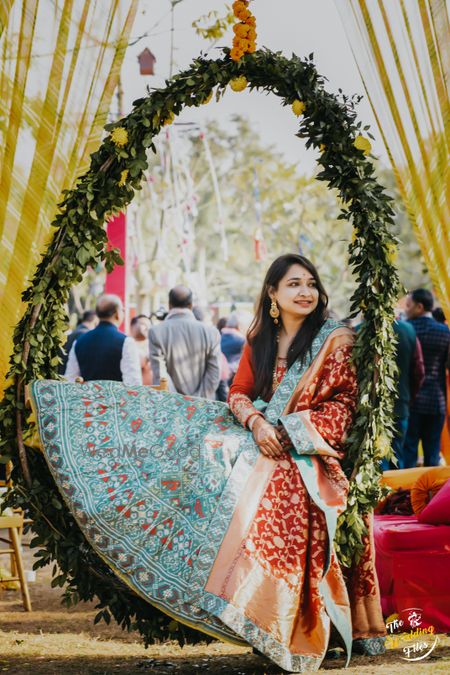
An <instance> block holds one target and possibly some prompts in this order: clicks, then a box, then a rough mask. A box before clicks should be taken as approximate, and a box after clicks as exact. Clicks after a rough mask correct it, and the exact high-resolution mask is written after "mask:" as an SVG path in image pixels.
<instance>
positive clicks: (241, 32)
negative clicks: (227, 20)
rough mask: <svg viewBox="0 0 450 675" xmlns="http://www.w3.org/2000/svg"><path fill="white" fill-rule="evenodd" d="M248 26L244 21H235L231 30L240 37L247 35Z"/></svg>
mask: <svg viewBox="0 0 450 675" xmlns="http://www.w3.org/2000/svg"><path fill="white" fill-rule="evenodd" d="M250 30H251V29H250V26H247V24H245V23H237V24H235V25H234V26H233V31H234V32H235V33H236V35H237V36H238V37H240V38H245V37H247V34H248V32H249V31H250Z"/></svg>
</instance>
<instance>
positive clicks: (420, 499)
mask: <svg viewBox="0 0 450 675" xmlns="http://www.w3.org/2000/svg"><path fill="white" fill-rule="evenodd" d="M449 478H450V466H435V467H434V468H432V469H428V471H426V472H425V473H424V474H422V476H420V477H419V478H418V479H417V480H416V482H415V483H414V485H413V487H412V488H411V506H412V507H413V511H414V513H415V514H416V515H417V514H419V513H420V512H421V511H423V509H424V508H425V507H426V505H427V504H428V502H429V501H431V499H432V498H433V497H434V495H435V494H436V493H437V492H439V489H440V488H441V487H442V486H443V485H444V484H445V483H446V482H447V480H448V479H449Z"/></svg>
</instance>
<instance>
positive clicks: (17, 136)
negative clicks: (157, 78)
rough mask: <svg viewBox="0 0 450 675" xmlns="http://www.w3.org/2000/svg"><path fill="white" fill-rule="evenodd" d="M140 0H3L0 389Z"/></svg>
mask: <svg viewBox="0 0 450 675" xmlns="http://www.w3.org/2000/svg"><path fill="white" fill-rule="evenodd" d="M137 5H138V0H112V1H111V0H83V1H82V2H78V0H77V1H76V2H75V0H55V1H54V2H53V3H52V4H51V5H50V4H49V3H47V2H42V1H41V2H40V1H39V0H15V2H3V3H2V4H0V59H1V61H0V92H1V95H2V110H1V111H0V307H1V314H2V317H3V321H2V325H1V326H0V390H1V384H2V382H3V379H4V375H5V373H6V371H7V366H8V358H9V354H10V352H11V346H12V340H11V339H12V329H13V326H14V324H15V323H16V322H17V320H18V319H19V317H20V314H21V312H22V306H21V301H20V295H21V293H22V291H23V290H24V289H25V288H26V286H27V283H28V281H29V279H30V277H31V275H32V273H33V270H34V267H35V265H36V263H37V261H38V260H39V256H40V254H41V252H42V251H43V249H44V246H45V244H46V242H47V240H48V237H49V236H50V223H51V221H52V219H53V217H54V215H55V211H56V204H57V201H58V200H59V196H60V194H61V191H62V190H63V189H66V188H69V187H71V186H72V185H73V184H74V182H75V180H76V177H77V175H80V174H81V173H82V172H83V171H85V170H86V168H87V166H88V161H89V155H90V153H91V152H93V151H94V150H95V148H96V146H97V145H98V144H99V142H100V139H101V135H102V128H103V126H104V124H105V122H106V119H107V115H108V111H109V107H110V104H111V98H112V95H113V93H114V89H115V88H116V86H117V83H118V78H119V73H120V68H121V64H122V60H123V56H124V52H125V49H126V46H127V43H128V38H129V35H130V31H131V28H132V26H133V22H134V18H135V15H136V11H137ZM2 26H3V27H4V29H3V32H2Z"/></svg>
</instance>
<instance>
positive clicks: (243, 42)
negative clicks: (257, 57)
mask: <svg viewBox="0 0 450 675" xmlns="http://www.w3.org/2000/svg"><path fill="white" fill-rule="evenodd" d="M236 47H237V48H238V49H240V50H241V52H244V53H245V52H246V51H247V50H248V48H249V47H250V42H249V41H248V40H244V39H243V38H239V40H238V44H237V45H236Z"/></svg>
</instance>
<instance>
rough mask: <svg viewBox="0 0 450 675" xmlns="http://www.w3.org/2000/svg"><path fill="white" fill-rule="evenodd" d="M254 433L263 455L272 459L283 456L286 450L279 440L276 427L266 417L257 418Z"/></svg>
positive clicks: (253, 428)
mask: <svg viewBox="0 0 450 675" xmlns="http://www.w3.org/2000/svg"><path fill="white" fill-rule="evenodd" d="M252 434H253V438H254V439H255V442H256V444H257V445H258V447H259V449H260V451H261V452H262V454H263V455H265V456H266V457H270V458H271V459H279V458H280V457H281V456H282V454H283V452H284V450H283V448H282V446H281V443H280V441H279V440H278V437H277V432H276V430H275V427H274V426H272V424H270V422H268V421H267V420H265V419H264V417H261V416H259V417H257V418H256V420H255V421H254V423H253V427H252Z"/></svg>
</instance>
